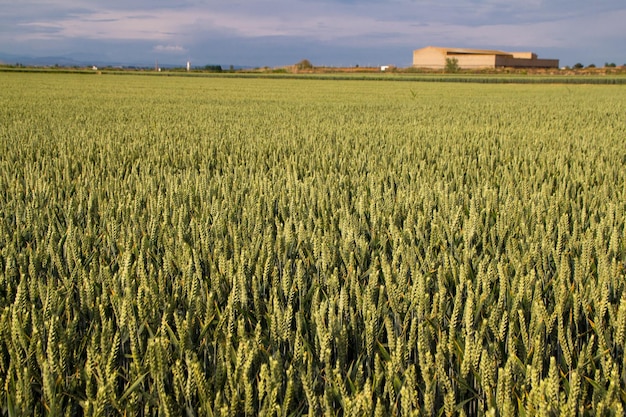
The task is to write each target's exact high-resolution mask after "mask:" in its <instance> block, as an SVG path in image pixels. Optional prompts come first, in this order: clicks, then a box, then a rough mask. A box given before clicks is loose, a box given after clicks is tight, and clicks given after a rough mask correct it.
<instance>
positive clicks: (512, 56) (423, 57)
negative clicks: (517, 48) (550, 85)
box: [413, 46, 559, 69]
mask: <svg viewBox="0 0 626 417" xmlns="http://www.w3.org/2000/svg"><path fill="white" fill-rule="evenodd" d="M447 59H456V61H457V64H458V66H459V68H468V69H472V68H496V67H513V68H558V67H559V60H558V59H539V58H537V55H536V54H534V53H532V52H503V51H495V50H490V49H467V48H439V47H435V46H427V47H426V48H422V49H416V50H415V51H413V66H414V67H416V68H433V69H441V68H445V67H446V60H447Z"/></svg>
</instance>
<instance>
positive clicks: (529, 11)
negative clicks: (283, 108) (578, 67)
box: [0, 0, 626, 61]
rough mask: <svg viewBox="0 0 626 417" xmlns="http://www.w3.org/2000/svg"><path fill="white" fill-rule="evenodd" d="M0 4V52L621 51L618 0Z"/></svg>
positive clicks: (623, 8) (625, 13) (624, 39)
mask: <svg viewBox="0 0 626 417" xmlns="http://www.w3.org/2000/svg"><path fill="white" fill-rule="evenodd" d="M2 3H5V4H4V5H3V4H2ZM0 7H2V9H3V13H2V15H0V51H2V50H4V49H8V50H18V49H19V50H23V49H24V48H25V47H26V46H28V47H34V46H35V45H36V46H37V48H39V49H46V48H48V49H52V48H60V45H62V46H63V48H64V49H63V50H70V49H71V48H72V45H74V47H76V48H79V47H80V48H83V50H90V49H94V47H93V46H91V47H90V46H89V45H97V46H98V47H99V48H102V49H107V48H108V49H107V50H110V51H111V54H117V53H119V54H122V53H125V54H126V55H127V56H130V57H136V56H138V55H139V54H140V53H141V54H144V55H146V54H150V53H154V52H158V53H164V54H173V55H174V54H189V55H190V56H192V57H193V56H194V54H196V55H202V54H208V53H210V54H213V53H214V54H217V53H218V51H219V53H222V54H225V55H226V56H229V57H230V56H232V54H234V53H238V54H240V55H241V56H246V57H247V56H250V55H251V53H253V54H254V55H255V56H258V55H262V56H270V55H271V56H273V57H277V56H289V57H292V56H294V55H295V54H301V52H300V49H301V48H302V45H305V44H306V45H307V48H308V49H307V51H310V53H311V54H313V53H315V51H319V54H320V56H321V55H323V53H325V52H328V53H331V52H330V51H335V52H333V53H336V54H345V53H351V52H350V51H357V50H359V51H362V52H360V53H362V54H366V53H367V51H368V49H370V50H371V49H372V48H378V51H379V52H378V53H380V51H382V50H391V49H393V50H396V51H408V52H406V53H407V56H408V57H409V58H408V59H410V54H411V50H412V49H417V48H420V47H422V46H426V45H440V46H467V47H485V48H499V49H531V50H534V49H536V48H553V49H554V50H555V51H557V52H558V48H563V49H564V50H565V49H567V50H575V49H581V48H586V49H589V50H593V51H598V50H599V49H601V48H605V50H606V51H607V52H606V53H607V54H608V53H612V54H613V57H607V59H621V58H620V56H615V54H617V52H620V54H621V53H622V52H621V51H623V47H620V45H623V44H625V43H626V35H625V34H624V32H623V31H622V30H621V27H622V26H623V23H622V22H623V21H626V5H624V3H623V0H597V1H595V2H593V3H590V2H588V1H582V0H569V1H568V0H550V1H548V0H523V1H522V0H449V1H446V2H441V1H440V0H376V1H374V0H362V1H356V0H255V1H252V2H249V1H248V2H243V1H242V0H233V1H230V2H222V1H217V0H204V1H200V0H182V1H178V2H175V3H172V2H166V1H165V0H154V1H150V2H148V1H147V0H137V1H133V2H128V1H127V0H124V1H122V0H111V1H109V2H107V3H104V2H92V1H87V0H71V1H70V0H58V1H55V2H53V1H46V0H38V1H34V0H23V1H20V2H17V3H9V2H8V1H6V0H0ZM182 45H184V47H183V46H182ZM224 45H228V48H229V49H230V50H227V48H226V47H225V46H224ZM252 45H253V46H252ZM331 47H332V48H331ZM245 48H248V49H247V50H246V49H245ZM272 48H273V49H272ZM276 48H280V49H281V50H280V51H277V50H275V49H276ZM609 48H610V49H609ZM270 49H271V51H270ZM616 51H617V52H616ZM270 52H271V53H270ZM355 53H356V52H355ZM581 53H583V54H584V53H590V52H587V51H582V52H581ZM280 54H282V55H280ZM386 56H388V55H386ZM340 58H341V59H344V58H343V57H340ZM289 59H291V58H289ZM347 59H349V60H350V61H352V60H353V59H354V58H347ZM402 59H404V58H402ZM580 59H581V60H584V57H581V58H580ZM329 60H330V59H329Z"/></svg>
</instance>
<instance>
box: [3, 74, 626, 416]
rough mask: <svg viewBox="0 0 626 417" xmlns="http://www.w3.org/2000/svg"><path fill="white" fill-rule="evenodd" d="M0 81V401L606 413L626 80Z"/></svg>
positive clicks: (620, 300) (617, 303)
mask: <svg viewBox="0 0 626 417" xmlns="http://www.w3.org/2000/svg"><path fill="white" fill-rule="evenodd" d="M0 87H1V88H0V381H2V385H1V386H0V414H2V415H119V414H126V415H157V414H158V415H161V414H163V415H181V414H187V415H215V416H217V415H232V416H237V415H276V416H291V415H302V414H308V415H320V414H325V415H338V416H351V415H355V416H363V415H369V416H374V415H376V416H382V415H403V416H404V415H424V416H430V415H445V416H452V415H468V416H473V415H518V414H519V415H521V414H526V415H545V416H558V415H572V416H574V415H616V416H621V415H623V414H624V403H625V402H626V359H625V356H624V346H625V345H626V269H625V263H626V227H625V222H626V146H625V139H626V87H625V86H622V85H567V84H474V83H443V82H442V83H432V82H411V81H402V82H399V81H380V80H328V79H326V80H315V79H297V78H290V79H278V78H277V79H272V78H228V77H166V76H140V75H111V74H102V75H96V74H89V75H88V74H37V73H0Z"/></svg>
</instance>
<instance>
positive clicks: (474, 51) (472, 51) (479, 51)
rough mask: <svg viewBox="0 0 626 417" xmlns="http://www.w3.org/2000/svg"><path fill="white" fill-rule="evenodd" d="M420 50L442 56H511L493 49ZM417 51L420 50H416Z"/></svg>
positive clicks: (438, 48)
mask: <svg viewBox="0 0 626 417" xmlns="http://www.w3.org/2000/svg"><path fill="white" fill-rule="evenodd" d="M422 49H436V50H439V51H440V52H441V53H442V54H444V55H448V54H468V55H506V56H511V55H512V54H511V53H510V52H504V51H498V50H495V49H471V48H444V47H439V46H427V47H426V48H422ZM417 50H418V51H419V50H420V49H417Z"/></svg>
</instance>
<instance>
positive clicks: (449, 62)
mask: <svg viewBox="0 0 626 417" xmlns="http://www.w3.org/2000/svg"><path fill="white" fill-rule="evenodd" d="M459 69H460V67H459V60H458V59H456V58H446V67H445V72H449V73H455V72H459Z"/></svg>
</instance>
